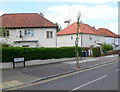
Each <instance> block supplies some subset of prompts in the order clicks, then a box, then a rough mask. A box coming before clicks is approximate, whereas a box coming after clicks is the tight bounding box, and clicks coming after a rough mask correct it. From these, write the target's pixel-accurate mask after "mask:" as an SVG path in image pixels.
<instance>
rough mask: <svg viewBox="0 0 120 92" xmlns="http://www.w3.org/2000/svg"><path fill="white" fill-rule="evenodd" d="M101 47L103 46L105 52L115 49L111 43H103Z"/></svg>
mask: <svg viewBox="0 0 120 92" xmlns="http://www.w3.org/2000/svg"><path fill="white" fill-rule="evenodd" d="M101 47H102V51H103V52H108V51H110V50H113V46H112V45H110V44H106V43H104V44H102V45H101Z"/></svg>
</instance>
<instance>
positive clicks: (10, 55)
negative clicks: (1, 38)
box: [0, 47, 81, 62]
mask: <svg viewBox="0 0 120 92" xmlns="http://www.w3.org/2000/svg"><path fill="white" fill-rule="evenodd" d="M0 50H2V62H12V61H13V59H14V58H19V57H24V58H25V60H35V59H52V58H55V59H57V58H71V57H75V55H76V54H75V47H61V48H25V47H3V48H0ZM78 50H79V54H80V55H81V48H80V47H78Z"/></svg>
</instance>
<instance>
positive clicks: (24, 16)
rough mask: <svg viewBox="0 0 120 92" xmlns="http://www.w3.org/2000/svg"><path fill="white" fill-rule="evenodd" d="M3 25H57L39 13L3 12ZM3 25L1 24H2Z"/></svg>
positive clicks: (11, 26)
mask: <svg viewBox="0 0 120 92" xmlns="http://www.w3.org/2000/svg"><path fill="white" fill-rule="evenodd" d="M1 17H2V27H5V28H19V27H20V28H21V27H57V26H56V25H55V24H53V23H52V22H50V21H49V20H47V19H46V18H44V17H43V16H41V15H40V14H37V13H20V14H3V15H2V16H1ZM0 27H1V26H0Z"/></svg>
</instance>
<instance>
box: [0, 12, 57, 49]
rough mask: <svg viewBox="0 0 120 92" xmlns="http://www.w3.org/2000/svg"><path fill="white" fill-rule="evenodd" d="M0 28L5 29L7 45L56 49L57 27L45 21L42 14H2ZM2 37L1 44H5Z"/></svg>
mask: <svg viewBox="0 0 120 92" xmlns="http://www.w3.org/2000/svg"><path fill="white" fill-rule="evenodd" d="M0 18H1V19H2V24H1V25H0V26H1V27H2V28H5V29H7V30H8V31H6V33H5V34H4V36H5V38H6V39H7V40H8V41H7V43H9V44H11V45H12V46H16V47H56V46H57V39H56V38H57V37H56V32H57V26H56V25H55V24H53V23H52V22H50V21H49V20H47V19H46V18H45V17H44V16H43V15H42V14H37V13H20V14H3V15H2V16H0ZM6 39H4V38H3V37H1V38H0V41H1V42H5V40H6Z"/></svg>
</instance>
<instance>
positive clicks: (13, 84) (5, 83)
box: [0, 80, 23, 89]
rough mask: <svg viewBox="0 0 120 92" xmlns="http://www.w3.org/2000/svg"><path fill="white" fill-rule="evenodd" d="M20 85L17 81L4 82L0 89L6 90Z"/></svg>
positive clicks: (0, 84)
mask: <svg viewBox="0 0 120 92" xmlns="http://www.w3.org/2000/svg"><path fill="white" fill-rule="evenodd" d="M21 84H23V83H22V82H20V81H18V80H13V81H9V82H4V83H0V89H2V88H7V87H12V86H16V85H21Z"/></svg>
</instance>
